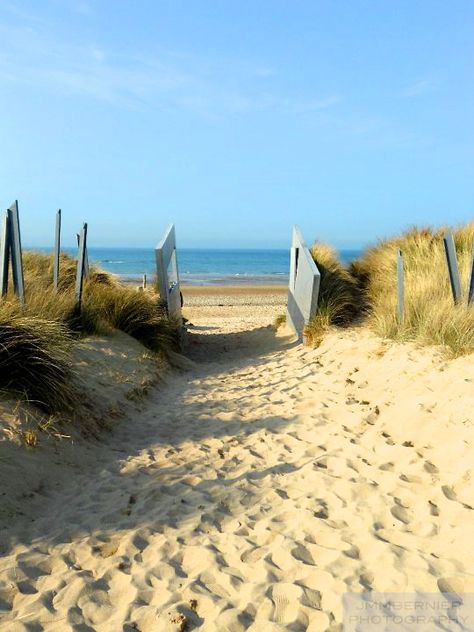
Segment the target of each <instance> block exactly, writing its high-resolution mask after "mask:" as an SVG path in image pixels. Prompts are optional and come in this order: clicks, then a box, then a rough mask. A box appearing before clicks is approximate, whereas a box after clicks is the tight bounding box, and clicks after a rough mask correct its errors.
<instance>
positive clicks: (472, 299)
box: [467, 248, 474, 305]
mask: <svg viewBox="0 0 474 632" xmlns="http://www.w3.org/2000/svg"><path fill="white" fill-rule="evenodd" d="M467 304H468V305H473V304H474V248H473V249H472V264H471V280H470V281H469V292H468V295H467Z"/></svg>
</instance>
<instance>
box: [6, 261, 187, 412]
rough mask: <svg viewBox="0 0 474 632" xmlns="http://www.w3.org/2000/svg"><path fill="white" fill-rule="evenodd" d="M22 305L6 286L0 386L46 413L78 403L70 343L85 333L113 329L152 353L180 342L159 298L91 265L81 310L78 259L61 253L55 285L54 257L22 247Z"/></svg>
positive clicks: (172, 347)
mask: <svg viewBox="0 0 474 632" xmlns="http://www.w3.org/2000/svg"><path fill="white" fill-rule="evenodd" d="M23 268H24V278H25V295H26V304H25V305H24V306H22V305H20V303H19V301H18V300H17V298H16V297H15V296H14V295H13V294H12V293H9V294H8V295H7V296H6V297H5V298H3V299H2V300H1V301H0V390H1V391H2V392H3V393H10V394H13V395H15V396H17V397H18V398H20V399H24V400H28V401H30V402H31V403H33V404H35V405H37V406H38V407H39V408H41V409H42V410H44V411H47V412H58V411H62V410H66V409H70V408H71V407H72V406H73V405H74V402H77V401H78V400H77V393H76V392H75V387H74V386H73V384H74V380H73V375H72V372H71V369H70V367H71V365H72V355H71V352H72V349H73V347H74V344H75V342H76V341H77V339H78V337H80V336H81V335H85V334H107V333H108V332H110V331H112V330H114V329H119V330H121V331H123V332H125V333H127V334H129V335H131V336H133V337H134V338H136V339H137V340H138V341H140V342H141V343H142V344H143V345H144V346H145V347H147V348H148V349H151V350H152V351H155V352H159V351H162V352H165V353H166V352H167V351H168V350H175V349H177V347H178V345H179V329H178V326H177V323H174V322H173V321H171V320H169V319H168V318H167V316H166V313H165V312H164V310H163V309H162V308H161V307H160V306H159V300H158V297H156V296H154V295H152V294H150V293H145V292H137V291H136V290H135V289H134V288H131V287H127V286H125V285H122V284H121V283H119V282H118V281H117V280H116V279H115V278H114V277H113V276H112V275H109V274H107V273H104V272H102V271H100V270H97V269H96V268H94V267H91V269H90V272H89V275H88V277H87V279H86V280H85V283H84V291H83V302H82V307H81V310H80V312H79V311H78V310H77V307H76V304H75V296H74V287H75V275H76V262H75V261H74V259H73V258H72V257H69V256H67V255H64V254H61V261H60V277H59V279H60V281H59V286H58V288H57V289H55V288H54V287H53V257H52V255H46V254H42V253H37V252H25V253H24V258H23Z"/></svg>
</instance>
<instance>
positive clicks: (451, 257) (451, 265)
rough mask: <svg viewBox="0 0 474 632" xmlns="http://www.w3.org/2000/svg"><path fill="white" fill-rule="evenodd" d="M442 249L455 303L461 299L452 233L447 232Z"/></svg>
mask: <svg viewBox="0 0 474 632" xmlns="http://www.w3.org/2000/svg"><path fill="white" fill-rule="evenodd" d="M444 249H445V251H446V260H447V262H448V271H449V280H450V282H451V290H452V292H453V298H454V302H455V303H459V301H460V300H461V281H460V278H459V268H458V260H457V257H456V247H455V245H454V237H453V233H452V232H451V231H449V233H448V234H447V235H446V237H445V238H444Z"/></svg>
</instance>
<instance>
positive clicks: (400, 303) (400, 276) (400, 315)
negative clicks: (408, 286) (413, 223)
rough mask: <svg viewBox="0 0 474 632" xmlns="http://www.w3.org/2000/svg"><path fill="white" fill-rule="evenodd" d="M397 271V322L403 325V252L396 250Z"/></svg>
mask: <svg viewBox="0 0 474 632" xmlns="http://www.w3.org/2000/svg"><path fill="white" fill-rule="evenodd" d="M397 273H398V322H399V323H400V325H402V326H403V324H404V322H405V287H404V283H403V254H402V251H401V250H399V251H398V252H397Z"/></svg>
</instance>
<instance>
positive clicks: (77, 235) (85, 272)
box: [76, 233, 89, 276]
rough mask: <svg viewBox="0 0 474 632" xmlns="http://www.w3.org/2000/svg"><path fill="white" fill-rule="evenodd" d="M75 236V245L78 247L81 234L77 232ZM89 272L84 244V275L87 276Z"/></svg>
mask: <svg viewBox="0 0 474 632" xmlns="http://www.w3.org/2000/svg"><path fill="white" fill-rule="evenodd" d="M76 237H77V247H78V248H79V247H80V242H81V236H80V234H79V233H76ZM88 274H89V257H88V255H87V246H86V252H85V255H84V276H87V275H88Z"/></svg>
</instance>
